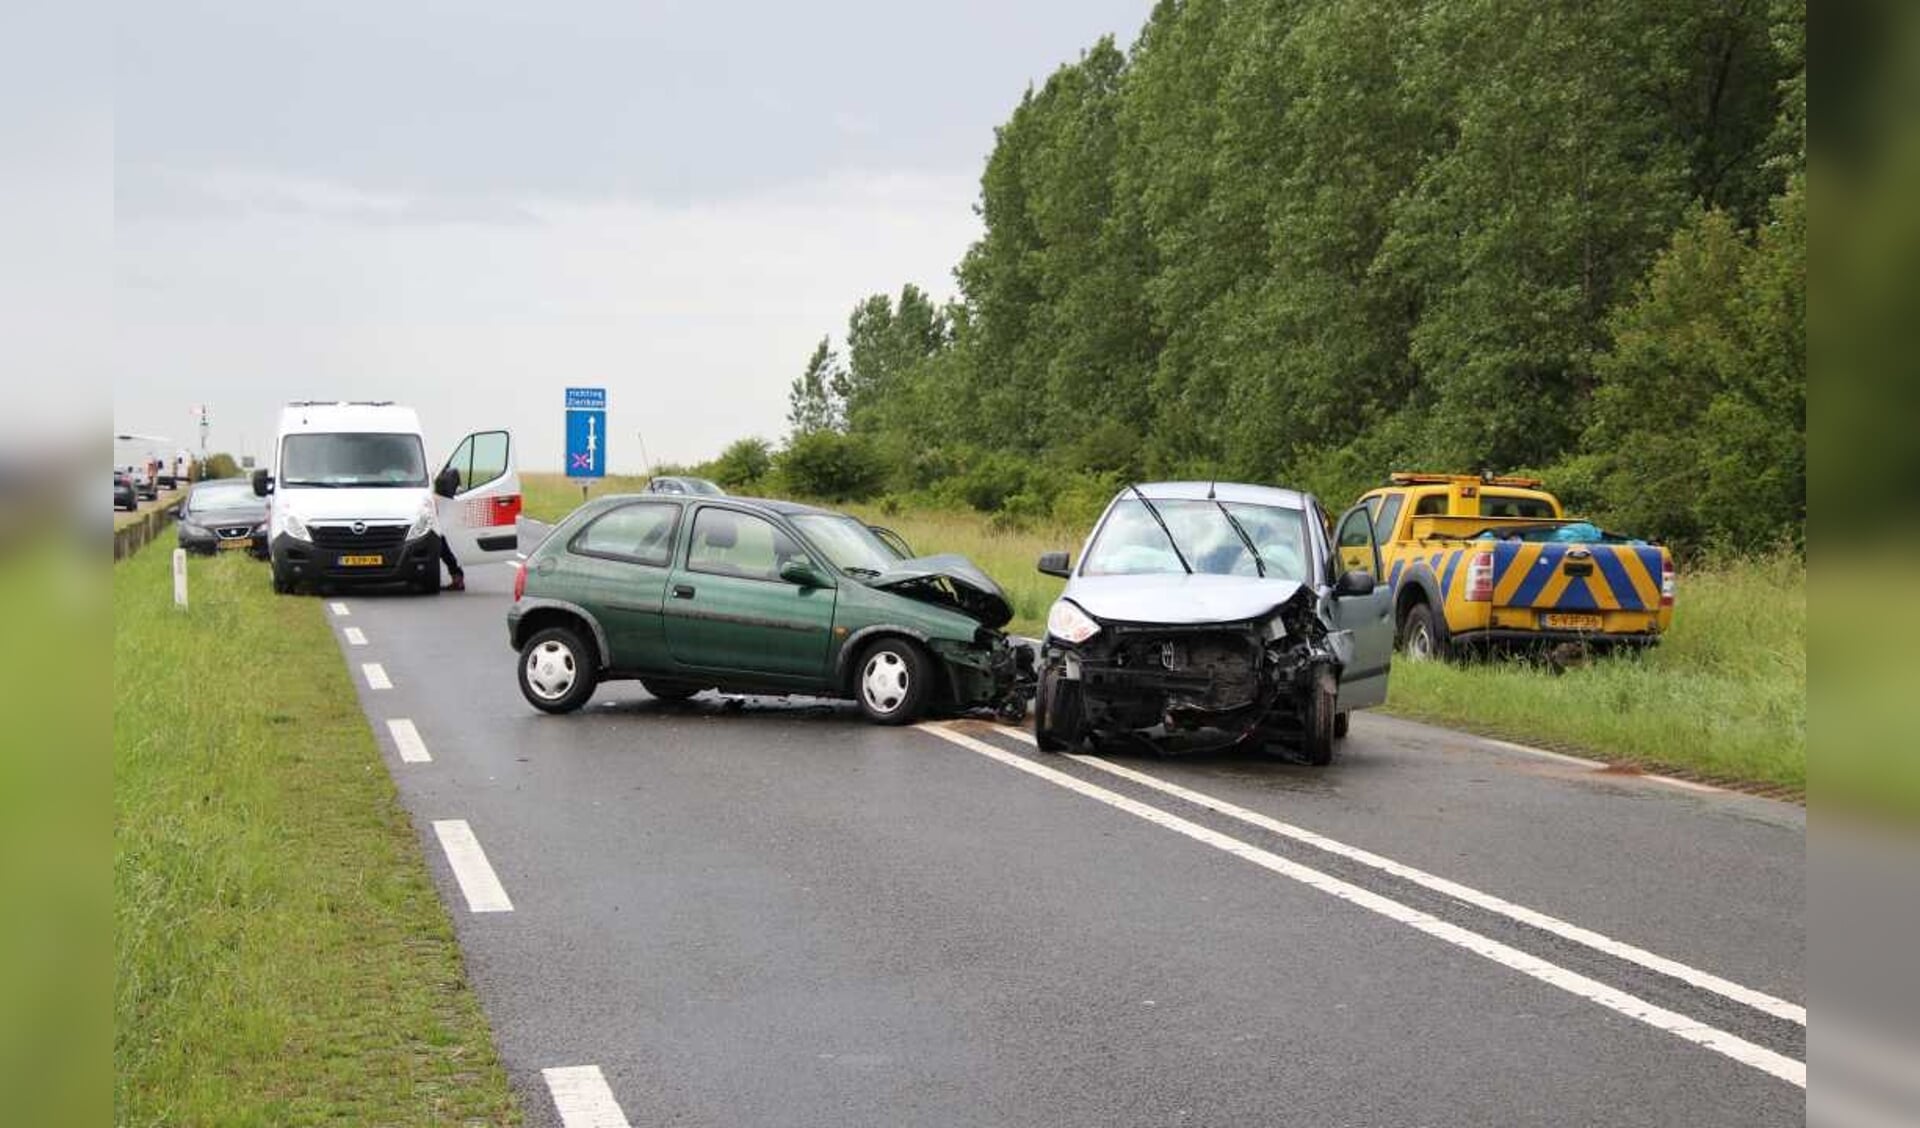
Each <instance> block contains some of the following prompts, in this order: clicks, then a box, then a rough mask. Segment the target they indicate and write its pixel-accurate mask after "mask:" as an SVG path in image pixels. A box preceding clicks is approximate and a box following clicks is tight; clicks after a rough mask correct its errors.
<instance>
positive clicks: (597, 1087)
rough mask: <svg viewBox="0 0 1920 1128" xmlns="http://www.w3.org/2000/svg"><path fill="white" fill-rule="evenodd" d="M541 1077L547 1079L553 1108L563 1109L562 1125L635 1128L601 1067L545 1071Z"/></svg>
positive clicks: (561, 1113) (579, 1127)
mask: <svg viewBox="0 0 1920 1128" xmlns="http://www.w3.org/2000/svg"><path fill="white" fill-rule="evenodd" d="M540 1076H542V1077H544V1078H546V1081H547V1091H548V1092H550V1093H552V1094H553V1107H554V1108H557V1109H559V1110H560V1123H561V1124H563V1125H565V1126H566V1128H632V1126H631V1125H629V1124H628V1123H627V1114H626V1113H624V1112H621V1111H620V1104H619V1102H618V1101H615V1100H614V1099H613V1090H612V1089H611V1088H609V1087H608V1085H607V1079H606V1078H605V1077H604V1076H602V1075H601V1073H600V1067H599V1066H597V1065H569V1066H563V1067H560V1068H557V1069H543V1070H541V1071H540Z"/></svg>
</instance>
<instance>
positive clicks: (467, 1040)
mask: <svg viewBox="0 0 1920 1128" xmlns="http://www.w3.org/2000/svg"><path fill="white" fill-rule="evenodd" d="M170 557H171V554H170V553H167V552H146V553H141V554H139V555H137V556H134V557H132V558H131V559H129V560H128V561H126V562H124V563H122V564H120V565H118V566H116V567H115V569H114V585H113V586H114V591H113V608H114V632H113V662H114V666H113V668H114V709H113V771H114V785H113V800H114V868H113V878H114V903H113V907H114V972H115V974H114V1055H113V1056H114V1120H115V1123H117V1124H121V1125H261V1126H269V1125H271V1126H276V1128H277V1126H282V1125H305V1124H353V1125H363V1124H364V1125H435V1124H463V1125H464V1124H516V1123H518V1122H519V1112H518V1110H517V1108H516V1105H515V1103H514V1099H513V1096H512V1093H511V1091H510V1090H509V1088H508V1086H507V1082H506V1077H505V1074H504V1072H503V1070H502V1069H501V1066H500V1063H499V1060H498V1058H497V1056H496V1055H495V1052H494V1048H493V1043H492V1039H491V1035H490V1033H489V1031H488V1028H487V1025H486V1021H485V1019H484V1017H483V1016H482V1014H481V1012H480V1008H479V1005H478V1003H477V1001H476V1000H475V998H474V996H473V994H472V992H471V991H470V990H469V988H468V987H467V985H466V982H465V978H464V970H463V966H462V963H461V959H460V953H459V949H458V946H457V945H456V943H455V941H454V938H453V934H452V929H451V926H450V924H449V921H448V919H447V915H446V912H445V910H444V909H443V907H442V906H441V904H440V902H439V900H438V898H437V897H436V895H435V892H434V889H433V886H432V884H431V882H430V881H429V879H428V876H427V873H426V869H425V865H424V863H423V861H422V859H421V856H420V849H419V844H418V841H417V839H416V838H415V836H414V832H413V830H412V828H411V826H410V824H409V821H408V818H407V815H406V813H405V812H404V810H402V809H401V807H400V806H399V804H398V802H397V799H396V796H395V792H394V788H393V783H392V780H391V779H390V778H389V777H388V775H387V772H386V769H385V767H384V766H383V765H382V763H381V757H380V754H379V751H378V749H377V747H376V745H375V743H374V739H373V735H372V733H371V732H370V731H369V729H368V725H367V721H366V718H365V717H364V716H363V715H362V714H361V711H360V708H359V705H358V704H357V703H356V701H355V697H354V691H353V687H352V684H351V682H350V681H349V680H348V674H347V670H346V667H345V664H344V663H343V662H342V661H341V658H340V652H339V649H338V647H337V645H336V644H335V642H334V640H333V638H332V637H331V631H330V629H329V627H328V625H327V623H326V622H325V621H324V620H323V617H322V605H321V603H320V602H319V601H317V600H312V599H292V598H277V597H275V596H273V595H272V594H270V593H269V591H268V586H267V579H266V575H265V573H264V571H263V570H262V568H261V566H260V565H259V564H258V563H257V562H255V561H252V560H245V559H239V558H236V557H233V556H226V557H220V558H212V559H206V560H196V561H195V562H194V564H193V566H192V569H191V573H190V583H191V595H192V609H191V611H189V612H185V613H182V612H180V611H177V610H176V609H175V608H174V607H173V605H172V596H171V582H170V576H169V565H170Z"/></svg>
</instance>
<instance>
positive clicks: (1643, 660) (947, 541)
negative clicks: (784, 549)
mask: <svg viewBox="0 0 1920 1128" xmlns="http://www.w3.org/2000/svg"><path fill="white" fill-rule="evenodd" d="M614 483H615V480H614V479H607V484H606V485H605V486H604V487H602V486H596V487H595V491H594V492H595V494H596V495H598V494H600V493H603V492H605V493H612V492H620V491H628V490H637V489H639V488H640V487H641V486H642V485H643V484H644V483H645V479H644V478H631V479H624V480H621V481H620V482H619V483H618V485H615V484H614ZM577 504H579V488H578V487H577V486H572V487H569V486H566V485H565V484H564V480H563V479H559V478H558V476H557V475H546V476H539V475H529V476H528V484H527V507H528V510H529V512H530V513H534V511H535V509H536V508H540V509H541V510H542V512H545V513H547V514H550V515H551V517H553V518H557V517H558V516H560V515H562V514H564V513H566V512H567V511H568V510H569V509H571V508H572V507H573V506H574V505H577ZM844 508H846V509H847V510H848V511H849V512H852V513H854V514H857V515H858V516H860V517H861V518H863V519H864V520H867V521H871V522H873V523H874V524H879V525H886V526H888V527H889V528H891V529H893V530H895V531H896V532H898V533H900V534H901V535H902V536H904V537H906V538H907V541H908V542H909V543H910V544H912V545H913V548H914V551H916V552H922V553H932V552H958V553H961V554H962V555H965V556H969V557H971V558H972V559H973V560H974V561H975V562H976V563H978V564H979V565H980V566H981V567H983V568H985V569H986V570H987V572H988V573H989V574H991V575H992V576H993V577H994V578H995V579H996V580H999V581H1000V583H1001V585H1002V586H1003V587H1005V588H1006V589H1007V593H1008V595H1009V596H1011V597H1012V599H1013V604H1014V620H1013V623H1012V624H1011V625H1010V627H1009V629H1011V630H1013V631H1015V632H1018V633H1021V634H1029V635H1038V634H1040V633H1041V632H1042V631H1043V630H1044V625H1045V622H1046V615H1047V608H1048V607H1050V606H1051V605H1052V604H1053V601H1054V600H1055V599H1056V598H1058V597H1059V594H1060V589H1061V587H1062V586H1063V584H1062V581H1060V580H1057V579H1054V578H1052V577H1050V576H1042V575H1040V574H1039V573H1038V572H1036V571H1035V570H1034V562H1035V560H1036V559H1037V558H1038V557H1039V555H1040V554H1041V553H1042V552H1046V551H1048V550H1050V549H1066V550H1068V551H1070V552H1073V553H1076V554H1077V553H1078V552H1079V550H1080V545H1081V542H1082V541H1083V540H1084V539H1085V537H1086V530H1084V529H1068V528H1042V529H1029V530H1010V529H998V528H995V527H994V522H993V521H992V520H991V519H989V518H988V517H987V516H986V515H984V514H980V513H971V512H963V513H953V512H932V511H913V512H900V513H894V514H888V513H884V512H882V511H881V510H880V509H879V507H877V506H868V505H852V506H846V507H844ZM534 515H535V516H540V513H534ZM541 519H542V520H547V519H550V518H549V517H545V516H543V517H541ZM1806 635H1807V595H1806V567H1805V565H1804V563H1803V562H1802V561H1801V560H1800V559H1799V558H1798V557H1796V556H1793V555H1791V554H1781V555H1777V556H1770V557H1763V558H1758V559H1750V560H1729V561H1722V562H1720V563H1718V564H1714V565H1710V566H1707V567H1704V568H1701V569H1696V570H1691V571H1686V572H1683V573H1682V575H1681V577H1680V588H1679V595H1678V604H1677V606H1676V608H1675V613H1674V626H1673V632H1672V634H1671V635H1669V636H1668V638H1667V639H1666V640H1665V641H1664V642H1663V643H1662V644H1661V645H1660V646H1658V647H1656V648H1654V649H1653V650H1652V651H1650V652H1648V653H1646V654H1621V655H1614V656H1609V657H1605V658H1600V659H1596V660H1594V661H1592V662H1590V663H1588V664H1586V665H1583V666H1578V667H1575V668H1573V669H1570V670H1568V671H1567V672H1565V673H1563V674H1554V673H1553V672H1551V671H1550V670H1549V669H1547V668H1546V667H1544V666H1541V665H1535V664H1531V663H1526V662H1520V661H1494V662H1475V663H1470V664H1460V665H1454V664H1442V663H1425V664H1421V665H1415V664H1413V663H1410V662H1406V661H1398V662H1396V663H1395V664H1394V667H1393V677H1392V680H1391V683H1390V686H1391V688H1390V693H1389V697H1388V701H1387V711H1388V712H1392V713H1397V714H1399V715H1402V716H1407V717H1414V718H1418V719H1420V720H1427V721H1433V722H1436V723H1439V724H1444V725H1450V726H1453V727H1456V728H1464V729H1469V730H1472V731H1476V732H1481V733H1485V734H1488V735H1492V736H1501V737H1506V738H1507V739H1510V740H1517V741H1523V742H1526V743H1531V744H1540V745H1544V746H1548V747H1553V748H1560V749H1564V750H1567V751H1572V752H1579V753H1583V754H1586V755H1589V756H1593V757H1596V758H1598V759H1603V760H1607V761H1609V762H1612V763H1618V764H1623V765H1630V766H1638V767H1644V768H1648V769H1658V770H1661V771H1669V772H1679V773H1684V774H1688V775H1692V776H1696V777H1699V778H1703V779H1712V780H1719V781H1723V782H1728V783H1736V784H1743V785H1758V786H1761V787H1765V788H1773V789H1777V790H1778V791H1779V792H1781V793H1782V794H1785V795H1788V796H1791V797H1794V798H1803V797H1804V796H1805V794H1806V786H1807V771H1806V763H1807V753H1806V748H1807V641H1806Z"/></svg>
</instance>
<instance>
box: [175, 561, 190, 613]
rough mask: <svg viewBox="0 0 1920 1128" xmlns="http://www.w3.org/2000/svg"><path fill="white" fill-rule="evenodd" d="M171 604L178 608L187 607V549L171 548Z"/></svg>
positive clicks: (183, 608) (184, 608) (183, 609)
mask: <svg viewBox="0 0 1920 1128" xmlns="http://www.w3.org/2000/svg"><path fill="white" fill-rule="evenodd" d="M173 605H174V606H175V607H178V608H179V609H180V610H182V611H185V610H186V609H187V550H186V549H184V548H176V549H174V550H173Z"/></svg>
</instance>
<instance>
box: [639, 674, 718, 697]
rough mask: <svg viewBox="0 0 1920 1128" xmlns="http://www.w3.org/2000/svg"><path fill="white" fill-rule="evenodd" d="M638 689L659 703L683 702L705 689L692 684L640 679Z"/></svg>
mask: <svg viewBox="0 0 1920 1128" xmlns="http://www.w3.org/2000/svg"><path fill="white" fill-rule="evenodd" d="M640 687H641V688H642V689H644V690H646V691H647V693H648V694H650V695H652V696H653V697H656V698H658V699H659V700H661V701H685V700H686V699H687V698H689V697H692V696H693V695H695V694H697V693H701V692H703V691H705V690H706V688H707V687H706V686H704V685H694V684H693V683H692V682H677V681H662V680H661V679H659V678H641V679H640Z"/></svg>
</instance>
